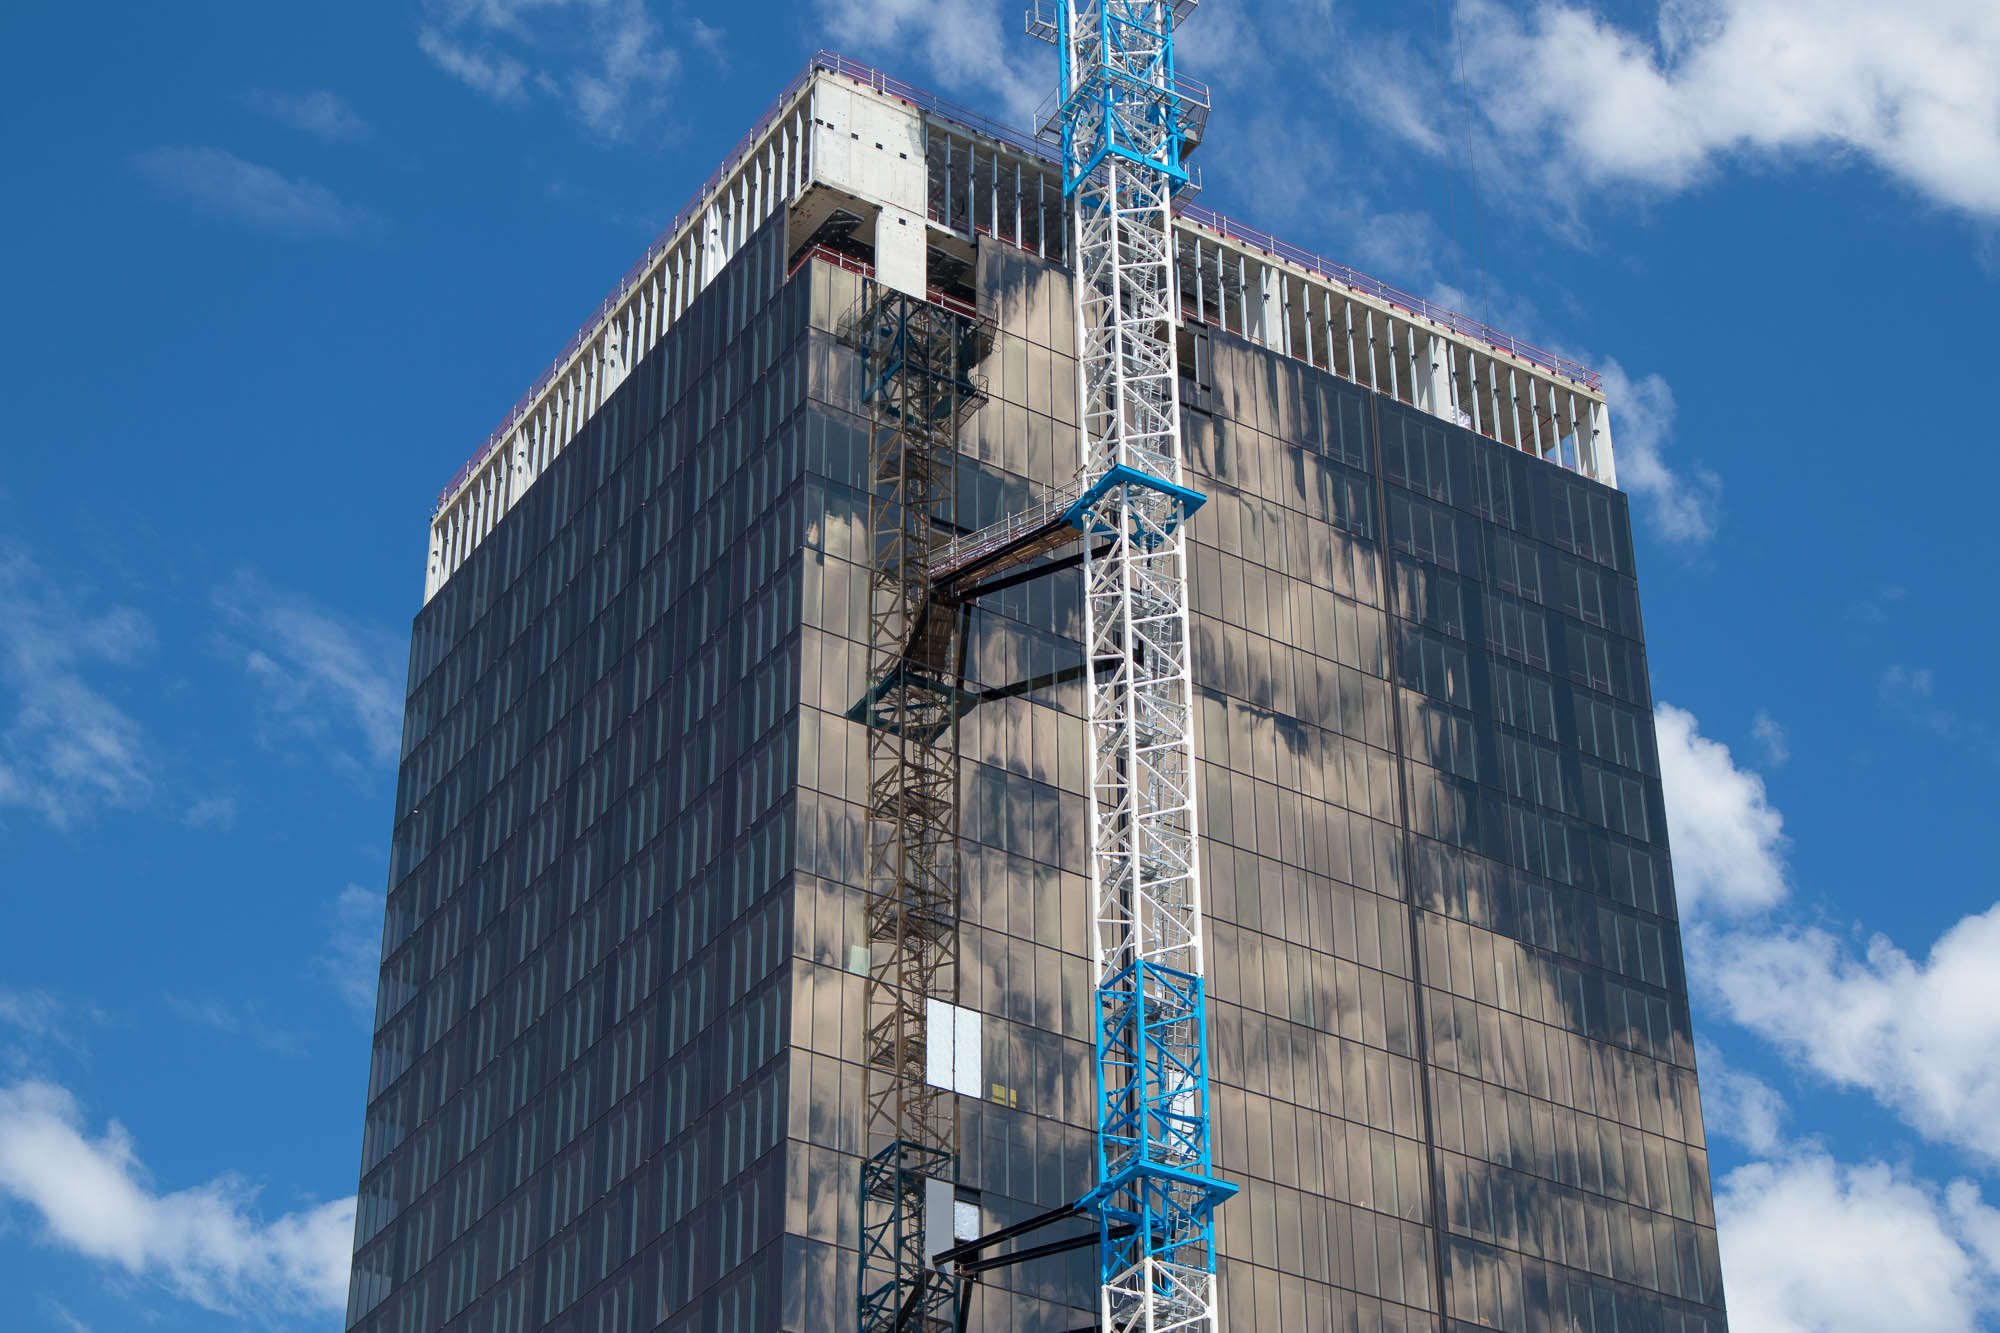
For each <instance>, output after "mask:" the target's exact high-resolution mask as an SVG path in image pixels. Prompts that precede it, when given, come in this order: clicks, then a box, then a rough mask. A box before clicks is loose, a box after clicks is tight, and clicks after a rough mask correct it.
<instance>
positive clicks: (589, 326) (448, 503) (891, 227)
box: [424, 52, 1617, 601]
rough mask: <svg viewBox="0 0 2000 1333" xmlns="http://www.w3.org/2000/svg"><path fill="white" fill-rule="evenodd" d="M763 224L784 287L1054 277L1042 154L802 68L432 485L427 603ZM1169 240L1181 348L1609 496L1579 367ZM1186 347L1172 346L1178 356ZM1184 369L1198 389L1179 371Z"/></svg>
mask: <svg viewBox="0 0 2000 1333" xmlns="http://www.w3.org/2000/svg"><path fill="white" fill-rule="evenodd" d="M781 211H782V212H783V213H784V214H785V228H786V254H787V256H788V259H787V262H788V264H789V266H790V268H791V269H792V270H794V271H795V270H796V269H797V268H798V267H799V266H801V265H804V264H807V263H811V262H814V261H820V262H828V263H834V264H838V265H841V266H843V267H847V268H856V269H861V270H863V271H866V272H870V273H872V274H873V275H874V276H875V277H876V278H877V279H879V280H880V281H881V282H883V283H885V284H887V285H889V286H891V287H895V288H897V289H899V290H902V291H906V292H909V293H910V294H912V295H918V296H926V297H928V298H930V299H932V300H936V301H940V302H943V303H945V304H947V305H951V304H960V305H969V304H970V303H971V302H973V301H974V300H975V299H976V296H975V293H974V290H973V287H972V275H973V273H974V270H975V261H976V256H977V247H978V246H979V245H980V244H981V243H982V239H984V241H985V243H988V244H995V243H997V244H1005V245H1012V246H1018V247H1021V248H1022V249H1024V250H1027V251H1030V252H1033V253H1035V254H1037V255H1041V256H1043V257H1047V258H1052V259H1056V260H1059V261H1060V260H1061V259H1062V258H1063V256H1064V252H1065V246H1066V238H1067V226H1068V210H1067V208H1066V206H1065V203H1064V199H1063V192H1062V169H1061V164H1060V161H1059V153H1058V151H1057V149H1056V148H1055V147H1054V146H1052V145H1051V144H1049V143H1047V142H1044V141H1043V140H1041V139H1039V138H1037V137H1036V136H1035V135H1034V134H1032V133H1030V132H1027V131H1023V130H1019V129H1014V128H1009V127H1007V126H1004V125H1001V124H998V123H996V122H994V121H991V120H988V119H987V118H985V117H983V116H980V115H979V114H977V113H975V112H972V111H968V110H966V109H964V108H961V107H956V106H952V105H951V104H949V103H946V102H944V101H942V100H940V99H939V98H937V97H935V96H933V95H931V94H930V93H927V92H924V91H923V90H921V89H918V88H914V87H911V86H910V85H908V84H905V83H902V82H901V81H899V80H897V79H894V78H891V77H890V76H888V75H887V74H884V73H882V72H881V71H879V70H876V69H873V68H870V67H869V66H866V65H863V64H860V63H858V62H856V61H852V60H849V59H847V58H846V57H843V56H839V55H835V54H832V53H829V52H820V53H819V54H817V55H815V56H814V57H813V58H812V60H811V61H810V62H808V64H807V65H806V67H805V69H803V70H801V71H800V72H799V74H798V75H797V76H796V77H795V78H794V79H793V80H792V81H791V82H790V83H789V84H788V85H787V86H786V87H785V89H784V91H783V92H782V93H780V95H779V96H778V98H777V100H776V101H775V102H773V103H772V104H771V106H770V107H769V108H768V109H767V110H766V112H765V113H764V114H763V115H762V116H761V117H759V118H758V120H757V122H756V124H755V125H753V126H752V127H751V129H750V131H749V132H748V133H747V134H745V135H744V137H743V138H742V139H741V140H740V141H739V142H738V143H737V145H736V147H735V148H734V149H733V150H731V152H730V153H729V154H728V156H726V157H725V158H724V159H723V161H722V163H721V164H720V165H719V166H717V167H716V169H715V170H714V172H712V173H711V174H710V175H709V177H708V179H707V180H706V181H704V182H703V183H702V185H701V187H700V189H698V190H697V191H696V192H695V194H694V196H693V197H692V198H691V199H690V200H689V201H688V203H687V204H686V205H685V206H684V207H683V208H682V209H681V210H680V212H679V213H677V214H676V215H675V216H674V218H673V220H672V221H671V222H669V223H668V224H667V226H666V228H665V229H664V230H663V231H662V232H661V233H660V235H659V238H658V239H657V240H655V241H654V243H653V244H652V245H651V246H649V247H648V248H647V250H646V252H645V254H644V255H642V256H641V257H640V258H639V261H638V262H637V263H635V264H634V265H633V266H632V267H631V268H630V269H629V270H628V271H627V272H626V274H625V275H624V277H623V278H621V279H620V280H619V282H618V284H617V286H616V287H614V288H613V290H612V291H611V293H610V295H608V296H607V297H606V298H605V299H604V300H603V301H602V302H601V303H600V304H599V305H598V307H597V308H596V309H595V310H594V311H593V312H592V314H591V316H590V317H589V318H588V319H587V320H586V321H585V322H584V324H583V326H582V327H581V328H580V329H579V330H578V331H577V333H576V334H575V336H574V337H572V338H571V339H570V340H569V343H568V344H567V345H566V346H565V347H564V348H563V350H562V351H561V353H560V354H559V355H558V356H557V357H556V359H555V361H554V362H553V363H552V364H551V365H550V366H549V368H548V369H547V370H546V371H544V372H543V374H542V375H541V376H540V377H539V378H538V379H537V380H536V381H535V383H534V384H533V385H531V386H530V387H529V389H528V391H527V392H526V393H525V394H523V395H522V397H521V398H520V400H519V401H518V402H516V403H515V405H514V406H513V407H512V408H511V409H510V410H509V411H508V413H507V415H506V416H505V418H503V420H502V421H501V423H500V425H499V426H498V427H497V428H496V429H495V430H494V431H493V432H492V434H491V435H489V436H488V437H487V439H486V441H485V442H484V443H483V444H482V445H481V446H480V447H479V449H478V450H477V451H476V452H475V453H474V454H473V456H472V458H471V459H470V460H469V461H468V462H467V463H466V464H465V466H464V467H463V468H461V469H460V471H459V473H458V475H457V476H455V477H453V478H452V480H451V483H450V484H449V485H448V486H447V487H446V488H445V490H444V492H443V494H442V495H441V496H440V497H439V500H438V506H437V509H436V511H435V513H434V514H433V516H432V520H431V537H430V550H429V558H428V561H427V564H426V569H425V580H424V598H425V600H426V601H428V600H429V599H430V598H431V597H432V596H433V595H435V594H436V592H437V591H438V589H439V588H441V587H442V586H443V585H444V583H445V581H446V580H447V579H449V578H450V577H451V575H452V574H453V572H455V571H456V570H457V569H458V568H459V566H460V565H461V564H463V563H464V561H465V559H466V557H467V556H469V555H470V554H471V552H472V551H473V550H475V549H476V548H477V547H478V545H479V543H480V542H481V541H482V540H483V539H484V538H485V537H486V536H487V534H489V533H490V532H491V531H492V530H493V528H494V526H495V525H496V524H498V522H499V521H500V519H501V518H502V517H504V516H505V515H506V513H507V511H508V510H509V509H511V508H512V506H513V504H514V502H515V501H516V500H518V499H519V498H520V496H521V495H522V494H524V493H525V492H526V490H527V488H528V487H529V486H531V485H533V483H534V481H535V479H536V477H538V476H539V475H540V474H541V473H542V472H543V471H544V470H545V469H546V468H547V467H548V465H549V463H550V461H551V460H552V459H553V458H554V457H555V456H556V455H557V454H558V453H560V452H561V450H562V449H563V448H564V447H565V446H566V445H567V444H568V443H569V442H570V441H571V440H572V439H573V438H575V436H576V434H577V433H578V431H579V430H581V428H582V427H583V425H584V424H585V423H586V422H587V421H588V420H589V419H590V416H591V414H592V413H594V412H595V411H596V409H597V407H598V406H599V405H601V404H602V403H603V402H604V401H605V399H606V398H607V397H608V396H609V394H610V393H611V392H612V391H613V390H614V389H616V388H617V387H618V385H619V384H621V383H622V382H623V381H624V379H625V377H626V376H627V375H628V374H630V373H631V371H632V369H633V368H634V367H635V366H636V365H637V364H638V363H639V361H640V360H641V359H642V358H643V357H644V356H645V355H646V353H647V352H649V351H650V350H651V349H652V348H653V347H654V346H655V345H656V344H657V343H658V342H659V340H660V338H661V337H662V336H663V335H664V334H665V332H666V331H667V330H668V329H669V328H671V327H672V326H673V325H674V323H675V322H676V321H677V320H678V319H679V318H680V317H681V316H682V315H683V314H684V313H685V312H686V311H687V309H688V308H689V306H690V305H691V304H692V303H693V301H694V299H695V298H696V297H697V296H698V295H700V293H701V292H702V291H703V290H704V289H705V288H706V287H707V286H708V285H709V284H710V283H711V282H713V281H714V280H715V278H716V277H717V275H718V274H720V273H721V272H722V270H723V269H724V268H725V267H726V266H727V265H728V264H729V263H730V262H731V261H732V260H733V259H734V258H735V257H736V256H737V254H738V253H739V251H740V250H742V248H743V247H744V245H745V243H746V242H747V241H748V240H749V238H750V237H751V235H752V234H753V233H754V232H756V231H757V230H758V229H759V228H760V227H762V226H763V224H764V223H766V222H767V221H769V220H770V219H771V217H772V216H773V215H774V214H776V213H779V212H781ZM1174 239H1175V246H1176V252H1177V255H1178V260H1179V262H1178V265H1177V278H1178V289H1179V293H1180V307H1181V316H1182V322H1183V328H1184V330H1186V331H1187V332H1189V333H1190V334H1193V333H1196V332H1199V331H1200V330H1203V329H1214V330H1220V331H1222V332H1225V333H1228V334H1233V335H1236V336H1239V337H1242V338H1245V339H1248V340H1249V341H1251V342H1253V343H1255V344H1257V345H1259V346H1263V347H1266V348H1269V349H1271V350H1273V351H1276V352H1279V353H1282V354H1284V355H1287V356H1291V357H1296V358H1298V359H1299V360H1301V361H1305V362H1308V363H1310V364H1311V365H1313V366H1316V367H1318V368H1319V369H1322V370H1325V371H1328V372H1330V373H1332V374H1335V375H1338V376H1341V377H1342V378H1345V379H1348V380H1351V381H1353V382H1355V383H1358V384H1361V385H1365V386H1366V387H1367V388H1369V389H1371V390H1373V391H1375V392H1378V393H1382V394H1386V395H1388V396H1389V397H1391V398H1394V399H1397V400H1399V401H1401V402H1405V403H1409V404H1411V405H1413V406H1416V407H1418V408H1420V409H1422V410H1424V411H1428V412H1431V413H1434V414H1435V415H1437V416H1440V417H1443V418H1445V419H1447V420H1451V421H1454V422H1456V423H1457V424H1459V425H1462V426H1466V427H1469V428H1471V429H1473V430H1476V431H1478V432H1480V433H1481V434H1484V435H1487V436H1489V437H1491V438H1493V439H1496V440H1498V441H1500V442H1501V443H1503V444H1506V445H1508V446H1509V447H1512V448H1516V449H1520V450H1522V451H1523V452H1526V453H1530V454H1533V455H1535V456H1536V457H1539V458H1542V459H1545V460H1547V461H1548V462H1549V463H1551V464H1552V465H1555V466H1559V467H1563V468H1566V469H1568V470H1570V471H1573V472H1576V473H1579V474H1581V475H1583V476H1587V477H1590V478H1592V479H1593V480H1596V481H1600V482H1603V483H1605V484H1607V485H1616V484H1617V470H1616V464H1615V460H1614V456H1613V451H1612V444H1611V428H1610V416H1609V411H1608V405H1607V403H1606V401H1605V398H1604V394H1603V391H1602V387H1601V385H1600V382H1599V379H1598V377H1597V375H1596V374H1595V373H1594V372H1592V371H1590V370H1589V369H1587V368H1585V367H1583V366H1581V365H1578V364H1576V363H1575V362H1573V361H1570V360H1567V359H1566V358H1564V357H1561V356H1558V355H1555V354H1554V353H1551V352H1548V351H1545V350H1543V349H1541V348H1537V347H1534V346H1531V345H1529V344H1527V343H1524V342H1522V341H1520V340H1519V339H1516V338H1513V337H1511V336H1509V335H1507V334H1504V333H1502V332H1500V331H1499V330H1496V329H1492V328H1489V327H1487V326H1486V325H1484V324H1481V323H1479V322H1477V321H1474V320H1470V319H1467V318H1465V317H1464V316H1462V315H1459V314H1456V313H1454V312H1452V311H1449V310H1446V309H1443V308H1441V307H1438V306H1436V305H1434V304H1432V303H1430V302H1428V301H1425V300H1423V299H1422V298H1420V297H1417V296H1413V295H1411V294H1409V293H1406V292H1402V291H1399V290H1397V289H1395V288H1393V287H1390V286H1388V285H1387V284H1385V283H1382V282H1379V281H1377V280H1375V279H1373V278H1370V277H1368V276H1366V275H1364V274H1361V273H1358V272H1356V271H1354V270H1353V269H1350V268H1348V267H1346V266H1345V265H1341V264H1337V263H1334V262H1333V261H1331V260H1327V259H1324V258H1322V257H1320V256H1318V255H1315V254H1312V253H1310V252H1308V251H1305V250H1303V249H1301V248H1299V247H1297V246H1294V245H1289V244H1287V243H1285V242H1283V241H1280V240H1278V239H1277V238H1276V237H1273V236H1270V235H1268V234H1266V233H1264V232H1261V231H1258V230H1256V229H1254V228H1251V227H1247V226H1245V225H1243V224H1241V223H1238V222H1236V221H1234V220H1232V219H1230V218H1226V217H1223V216H1221V215H1220V214H1217V213H1214V212H1211V211H1209V210H1207V209H1204V208H1201V207H1199V206H1198V205H1195V204H1193V203H1192V202H1186V203H1183V204H1182V205H1181V207H1180V208H1179V209H1178V213H1177V217H1176V221H1175V238H1174ZM1203 346H1204V340H1203V339H1201V338H1199V337H1194V336H1188V337H1183V338H1182V340H1181V348H1182V357H1183V359H1184V360H1188V359H1190V358H1195V359H1198V358H1199V357H1200V355H1201V349H1202V347H1203ZM1183 373H1184V377H1185V379H1184V384H1185V385H1186V387H1187V388H1188V389H1189V390H1190V391H1193V392H1197V393H1198V392H1199V384H1200V382H1201V380H1202V378H1203V376H1202V375H1201V374H1200V370H1199V367H1198V366H1184V368H1183ZM1197 405H1198V404H1197Z"/></svg>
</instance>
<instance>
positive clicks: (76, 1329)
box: [42, 1296, 92, 1333]
mask: <svg viewBox="0 0 2000 1333" xmlns="http://www.w3.org/2000/svg"><path fill="white" fill-rule="evenodd" d="M42 1311H43V1313H45V1314H47V1315H48V1317H49V1322H50V1323H52V1324H54V1325H55V1326H56V1327H57V1328H59V1329H62V1330H64V1333H92V1330H91V1327H90V1325H89V1324H86V1323H84V1322H83V1321H82V1320H81V1319H78V1318H77V1317H76V1312H75V1311H74V1310H71V1309H70V1308H69V1307H68V1306H67V1305H64V1304H63V1303H62V1302H61V1301H59V1300H57V1299H55V1298H54V1297H53V1296H44V1297H42Z"/></svg>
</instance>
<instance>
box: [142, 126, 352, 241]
mask: <svg viewBox="0 0 2000 1333" xmlns="http://www.w3.org/2000/svg"><path fill="white" fill-rule="evenodd" d="M136 161H137V163H138V166H139V170H140V171H141V172H142V173H144V174H145V175H146V176H147V177H149V178H150V179H151V180H152V181H153V182H154V183H155V184H157V185H158V186H159V187H160V188H161V189H163V190H166V191H167V192H169V193H172V194H176V195H179V196H180V197H181V198H183V199H185V200H187V201H188V202H189V203H191V204H193V205H194V206H195V207H197V208H199V209H201V210H202V211H204V212H207V213H211V214H214V215H215V216H218V217H224V218H228V219H230V220H231V221H234V222H241V223H244V224H246V225H248V226H253V227H260V228H263V229H265V230H267V231H276V232H284V233H287V234H289V235H294V236H356V235H361V234H363V233H366V232H368V231H372V230H373V229H374V228H375V227H376V226H377V225H378V224H377V220H376V218H375V217H374V215H373V214H371V213H369V212H368V211H367V210H365V209H361V208H355V207H352V206H350V205H348V204H346V203H343V202H342V201H341V200H340V198H339V197H338V196H337V195H335V194H334V193H333V191H331V190H329V189H327V188H326V187H325V186H323V185H315V184H314V183H313V182H311V181H306V180H295V179H293V178H292V177H290V176H286V175H285V174H283V173H282V172H279V171H276V170H274V169H272V168H270V167H266V166H260V165H259V164H257V163H255V162H246V161H244V160H243V159H242V158H240V157H238V156H236V154H234V153H232V152H229V151H228V150H227V149H222V148H191V147H167V148H150V149H147V150H146V151H145V152H143V153H140V154H139V155H138V157H137V159H136Z"/></svg>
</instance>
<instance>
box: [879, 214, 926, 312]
mask: <svg viewBox="0 0 2000 1333" xmlns="http://www.w3.org/2000/svg"><path fill="white" fill-rule="evenodd" d="M926 247H927V241H926V239H925V233H924V218H923V214H921V213H912V212H909V211H908V210H906V209H901V208H896V207H893V206H892V205H889V204H884V205H882V214H881V216H880V217H878V218H876V219H875V276H876V278H878V279H879V280H881V281H882V282H883V283H884V284H886V285H888V286H890V287H893V288H895V289H896V290H897V291H899V292H902V293H904V294H905V295H908V296H914V297H917V298H918V299H920V300H921V299H922V298H923V295H924V288H925V285H926V284H925V281H924V269H925V264H924V252H925V249H926Z"/></svg>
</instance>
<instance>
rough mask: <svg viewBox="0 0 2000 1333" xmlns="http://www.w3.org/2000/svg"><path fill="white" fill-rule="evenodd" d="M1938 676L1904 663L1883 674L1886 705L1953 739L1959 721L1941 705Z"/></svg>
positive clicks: (1883, 697)
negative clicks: (1939, 704)
mask: <svg viewBox="0 0 2000 1333" xmlns="http://www.w3.org/2000/svg"><path fill="white" fill-rule="evenodd" d="M1936 695H1937V673H1936V672H1934V671H1932V670H1931V669H1930V668H1928V667H1908V666H1904V665H1902V664H1901V663H1897V664H1896V665H1894V666H1891V667H1889V668H1888V669H1887V670H1885V671H1884V672H1883V673H1882V702H1883V703H1886V704H1888V705H1889V706H1890V707H1891V708H1893V709H1895V710H1896V711H1897V712H1899V713H1901V714H1902V715H1903V716H1904V717H1906V718H1908V719H1909V721H1910V724H1911V725H1912V726H1914V727H1917V728H1919V729H1921V730H1924V731H1932V732H1936V733H1937V734H1938V735H1940V736H1949V735H1951V734H1952V733H1953V732H1954V731H1956V730H1957V729H1958V718H1957V716H1956V715H1955V714H1953V713H1952V712H1951V710H1950V709H1948V708H1940V707H1939V706H1938V704H1937V699H1936Z"/></svg>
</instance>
